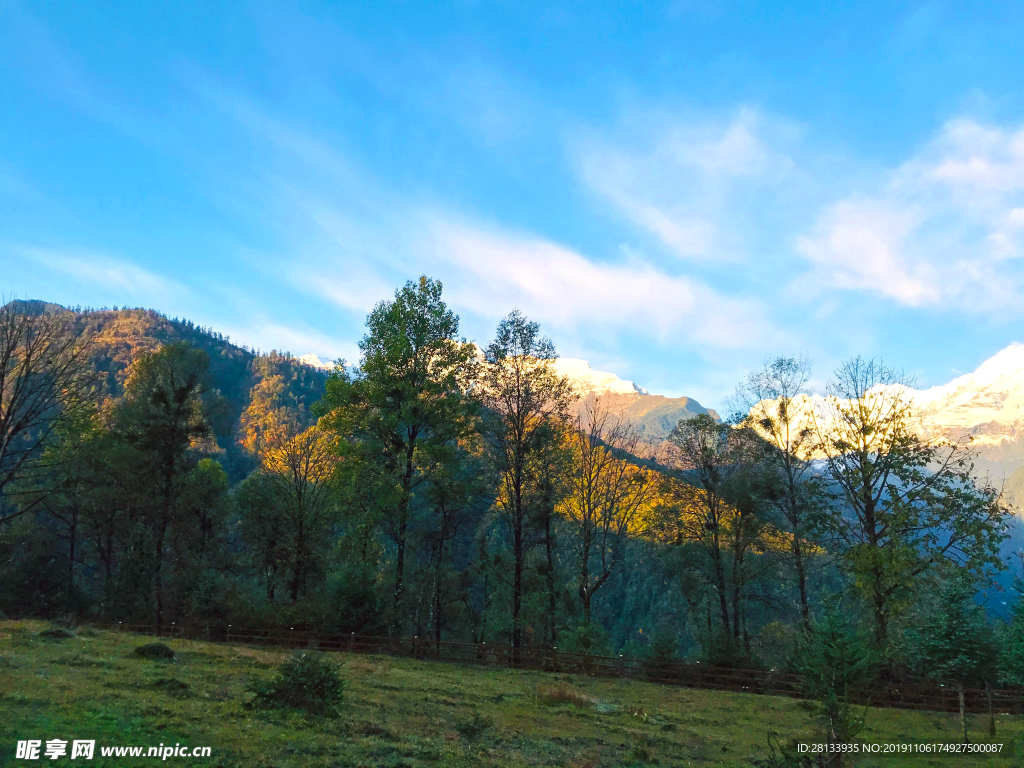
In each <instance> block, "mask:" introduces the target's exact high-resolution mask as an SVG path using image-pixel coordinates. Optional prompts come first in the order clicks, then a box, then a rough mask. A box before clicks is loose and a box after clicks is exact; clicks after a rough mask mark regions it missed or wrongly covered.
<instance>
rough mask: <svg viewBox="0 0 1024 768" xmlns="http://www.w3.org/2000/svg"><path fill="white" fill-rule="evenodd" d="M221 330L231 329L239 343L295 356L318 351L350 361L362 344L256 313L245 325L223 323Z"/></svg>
mask: <svg viewBox="0 0 1024 768" xmlns="http://www.w3.org/2000/svg"><path fill="white" fill-rule="evenodd" d="M218 330H227V331H230V333H229V335H230V337H231V338H232V339H233V340H234V342H235V343H236V344H245V345H246V346H250V347H253V348H257V349H261V350H262V351H263V352H269V351H270V350H271V349H276V350H277V351H279V352H290V353H291V354H292V355H294V356H295V357H299V356H300V355H306V354H315V355H319V356H320V357H321V358H323V359H326V360H330V361H334V360H337V359H338V358H344V359H345V360H346V361H348V362H349V363H352V362H358V361H359V347H358V345H357V344H355V343H354V342H352V341H351V340H347V339H338V338H336V337H334V336H330V335H328V334H324V333H320V332H319V331H316V330H313V329H310V328H308V327H306V326H301V325H300V326H295V325H284V324H282V323H278V322H274V321H273V320H269V319H267V318H265V317H255V318H252V319H250V321H249V322H248V323H247V324H246V325H244V326H235V327H226V326H225V327H224V328H218Z"/></svg>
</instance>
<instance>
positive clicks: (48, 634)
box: [39, 628, 75, 640]
mask: <svg viewBox="0 0 1024 768" xmlns="http://www.w3.org/2000/svg"><path fill="white" fill-rule="evenodd" d="M39 636H40V637H41V638H43V639H44V640H69V639H70V638H72V637H74V636H75V633H74V632H69V631H68V630H66V629H60V628H57V629H44V630H43V631H42V632H40V633H39Z"/></svg>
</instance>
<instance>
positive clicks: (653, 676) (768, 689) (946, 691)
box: [104, 623, 1024, 714]
mask: <svg viewBox="0 0 1024 768" xmlns="http://www.w3.org/2000/svg"><path fill="white" fill-rule="evenodd" d="M104 626H105V627H106V628H107V629H114V630H120V631H124V632H134V633H138V634H144V635H155V636H160V637H178V638H182V639H188V640H206V641H212V642H224V643H233V644H237V645H258V646H270V647H276V648H310V649H316V650H321V651H343V652H348V653H362V654H379V655H388V656H403V657H409V658H415V659H423V660H430V661H443V662H450V663H456V664H467V665H478V666H483V667H500V668H517V669H529V670H540V671H545V672H564V673H574V674H584V675H590V676H593V677H604V678H625V679H635V680H644V681H647V682H652V683H661V684H664V685H678V686H682V687H686V688H702V689H708V690H717V691H733V692H741V693H757V694H766V695H772V696H789V697H791V698H804V694H803V693H802V688H801V683H802V677H801V676H800V675H795V674H790V673H786V672H776V671H774V670H767V671H766V670H756V669H733V668H729V667H718V666H713V665H709V664H701V663H699V662H697V663H692V664H691V663H682V662H670V661H655V660H651V659H637V658H632V657H627V656H617V657H616V656H596V655H586V654H578V653H565V652H563V651H559V650H557V649H555V648H542V647H534V646H525V647H521V648H518V649H516V648H512V647H511V646H506V645H488V644H486V643H459V642H449V641H437V640H433V639H429V638H419V637H412V638H409V637H405V638H395V637H376V636H367V635H357V634H355V633H352V634H348V635H331V634H323V633H319V632H316V631H312V630H276V629H256V628H251V627H235V626H232V625H230V624H229V625H227V626H221V627H182V626H178V625H171V626H170V627H163V628H162V629H159V630H158V629H157V627H155V626H153V625H150V624H122V623H119V624H113V625H111V624H107V625H104ZM853 698H854V700H855V701H856V702H857V703H859V704H871V705H872V706H876V707H893V708H897V709H919V710H930V711H937V712H958V711H959V706H960V704H959V695H958V693H957V691H956V689H954V688H950V687H942V686H938V685H927V684H906V685H887V686H884V687H879V686H874V687H870V688H861V689H858V690H857V691H856V692H855V693H854V696H853ZM964 705H965V709H966V711H967V712H970V713H975V714H981V713H988V712H1000V713H1003V712H1005V713H1010V714H1020V713H1024V689H1020V688H999V689H990V690H983V689H975V688H969V689H965V690H964Z"/></svg>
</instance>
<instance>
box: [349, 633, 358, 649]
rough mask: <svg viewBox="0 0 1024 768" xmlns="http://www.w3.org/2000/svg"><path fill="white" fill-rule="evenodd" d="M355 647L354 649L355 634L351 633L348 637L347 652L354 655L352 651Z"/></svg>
mask: <svg viewBox="0 0 1024 768" xmlns="http://www.w3.org/2000/svg"><path fill="white" fill-rule="evenodd" d="M355 647H356V633H355V632H353V633H352V634H351V635H349V636H348V652H349V653H355V651H354V649H355Z"/></svg>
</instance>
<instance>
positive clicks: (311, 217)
mask: <svg viewBox="0 0 1024 768" xmlns="http://www.w3.org/2000/svg"><path fill="white" fill-rule="evenodd" d="M1021 40H1024V5H1022V4H1021V3H1019V2H1013V3H1009V2H1008V3H986V4H971V5H967V4H953V3H941V2H933V3H899V2H896V3H893V2H888V3H867V2H860V3H838V2H837V3H827V4H825V3H789V4H780V3H760V4H758V3H742V4H740V3H728V2H714V1H713V0H708V1H707V2H704V1H702V0H690V1H687V0H682V1H676V2H665V3H644V4H638V3H619V4H603V5H600V6H599V4H594V3H570V4H544V5H540V4H531V3H526V2H517V3H501V4H499V3H484V2H464V3H452V4H438V3H422V4H412V3H403V4H393V5H392V4H385V3H348V4H322V5H321V4H313V3H302V4H289V5H287V6H286V5H273V4H251V5H249V4H243V3H232V4H219V5H218V6H217V7H215V6H214V4H180V3H179V4H157V3H130V4H129V3H101V2H92V3H70V2H67V3H49V4H42V3H35V4H22V3H11V2H5V0H0V274H2V281H0V290H2V292H3V294H4V295H5V296H13V295H17V296H19V297H31V298H44V299H48V300H50V301H57V302H61V303H65V304H72V305H89V306H115V305H116V306H123V305H128V306H148V307H154V308H156V309H159V310H161V311H163V312H165V313H167V314H168V315H170V316H172V317H173V316H183V317H189V318H191V319H193V320H195V321H196V322H198V323H201V324H203V325H209V326H213V327H214V328H216V329H218V330H221V331H222V332H224V333H227V334H229V335H230V336H231V338H232V339H233V340H236V341H239V342H241V343H245V344H248V345H251V346H256V347H260V348H262V349H264V350H269V349H271V348H277V349H284V350H289V351H291V352H294V353H296V354H301V353H305V352H315V353H317V354H319V355H321V356H323V357H331V358H334V357H339V356H343V357H346V358H348V359H353V358H355V357H356V356H357V352H358V350H357V348H356V342H357V341H358V339H359V337H360V336H361V335H362V332H363V330H362V326H363V321H364V319H365V316H366V314H367V312H368V311H369V310H370V308H371V307H372V306H373V304H374V303H375V302H377V301H379V300H381V299H384V298H387V297H389V296H390V295H391V293H392V292H393V291H394V289H395V287H397V286H398V285H400V284H401V283H403V282H404V281H405V280H407V279H413V278H415V277H417V276H418V275H419V274H421V273H426V274H429V275H431V276H433V277H436V278H439V279H440V280H442V281H443V283H444V285H445V295H446V297H447V299H448V300H449V302H450V303H451V305H452V306H453V307H454V308H455V309H456V311H457V312H458V313H459V315H460V317H461V318H462V330H463V333H464V334H465V335H466V336H467V337H469V338H471V339H474V340H476V341H478V342H481V343H486V342H487V341H488V340H489V339H490V337H491V335H492V334H493V330H494V326H495V324H496V322H497V321H498V319H499V318H500V317H501V316H502V315H503V314H505V313H507V312H508V311H509V310H511V309H512V308H514V307H519V308H520V309H522V310H523V311H524V312H526V313H527V314H528V316H530V317H531V318H533V319H535V320H537V321H539V322H540V323H541V325H542V327H543V328H544V330H545V331H546V332H547V334H548V335H550V336H551V337H552V339H553V340H554V341H555V344H556V346H557V347H558V349H559V352H560V353H561V354H562V355H566V356H572V357H583V358H586V359H588V360H589V361H591V363H592V365H593V366H594V367H595V368H600V369H604V370H611V371H614V372H615V373H617V374H619V375H620V376H622V377H623V378H627V379H632V380H634V381H636V382H638V383H639V384H641V385H642V386H644V387H646V388H647V389H648V390H650V391H652V392H657V393H663V394H668V395H681V394H686V395H689V396H691V397H696V398H697V399H698V400H700V401H701V402H702V403H704V404H705V405H708V406H721V405H722V404H723V403H724V400H725V398H726V397H727V396H728V394H729V393H730V392H731V391H732V389H733V387H734V386H735V384H736V382H737V381H738V380H739V379H740V378H741V377H742V376H743V375H744V374H745V373H746V372H747V371H749V370H750V369H751V368H754V367H756V366H757V365H758V364H759V363H760V362H762V361H763V360H764V359H765V358H767V357H769V356H773V355H777V354H794V353H797V354H806V355H808V356H809V357H810V358H811V359H812V360H813V362H814V367H815V374H816V375H817V377H819V379H824V378H825V377H826V376H827V375H828V373H829V371H830V370H831V369H832V368H833V367H834V366H835V365H836V364H837V363H838V362H839V361H841V360H842V359H843V358H845V357H848V356H850V355H854V354H862V355H866V356H883V357H884V358H885V359H886V360H887V361H888V362H889V363H892V364H895V365H899V366H902V367H904V368H905V369H906V370H907V371H908V372H909V373H911V374H913V375H915V376H917V378H918V381H919V383H921V384H923V385H931V384H937V383H944V382H945V381H948V380H949V379H951V378H953V377H954V376H955V375H957V374H958V373H959V372H964V371H969V370H973V369H974V368H976V367H977V365H978V364H979V363H981V362H982V361H983V360H985V359H986V358H988V357H990V356H991V355H992V354H994V353H995V352H996V351H998V350H999V349H1002V348H1003V347H1005V346H1006V345H1008V344H1009V343H1011V342H1013V341H1024V325H1022V319H1024V317H1022V315H1024V301H1022V296H1024V270H1022V261H1021V259H1022V258H1024V88H1022V85H1021V84H1022V83H1024V56H1022V55H1021V44H1020V41H1021Z"/></svg>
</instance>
